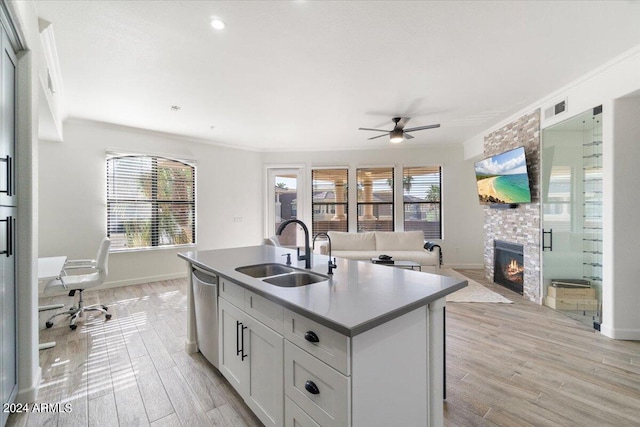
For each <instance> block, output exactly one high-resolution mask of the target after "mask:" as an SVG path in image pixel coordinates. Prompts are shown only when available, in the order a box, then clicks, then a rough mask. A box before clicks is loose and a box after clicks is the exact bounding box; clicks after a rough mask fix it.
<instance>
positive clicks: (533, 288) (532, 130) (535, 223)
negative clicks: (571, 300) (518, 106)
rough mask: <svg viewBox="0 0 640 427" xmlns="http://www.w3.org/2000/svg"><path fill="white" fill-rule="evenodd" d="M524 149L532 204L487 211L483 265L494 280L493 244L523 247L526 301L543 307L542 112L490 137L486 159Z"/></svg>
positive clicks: (488, 209) (524, 117)
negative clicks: (514, 149)
mask: <svg viewBox="0 0 640 427" xmlns="http://www.w3.org/2000/svg"><path fill="white" fill-rule="evenodd" d="M520 146H524V150H525V154H526V156H527V169H528V171H529V185H530V186H531V200H532V203H528V204H521V205H519V206H518V207H517V208H515V209H491V208H490V207H488V206H485V208H484V236H485V240H484V265H485V275H486V277H487V279H489V280H493V263H494V259H493V241H494V240H504V241H506V242H512V243H518V244H521V245H523V247H524V285H523V293H524V296H525V297H526V298H528V299H529V300H531V301H535V302H537V303H539V304H540V303H542V299H541V295H540V188H539V182H540V179H539V176H540V110H535V111H533V112H531V113H529V114H526V115H524V116H522V117H520V118H519V119H517V120H515V121H513V122H511V123H509V124H508V125H506V126H504V127H502V128H501V129H498V130H496V131H495V132H492V133H490V134H489V135H487V136H486V137H485V139H484V154H485V157H489V156H493V155H495V154H499V153H502V152H504V151H507V150H510V149H513V148H517V147H520Z"/></svg>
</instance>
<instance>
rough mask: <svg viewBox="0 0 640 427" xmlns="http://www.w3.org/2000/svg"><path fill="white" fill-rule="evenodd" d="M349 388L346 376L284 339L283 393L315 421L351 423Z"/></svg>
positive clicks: (334, 424)
mask: <svg viewBox="0 0 640 427" xmlns="http://www.w3.org/2000/svg"><path fill="white" fill-rule="evenodd" d="M314 387H315V390H314ZM350 390H351V384H350V379H349V377H346V376H344V375H342V374H341V373H340V372H338V371H336V370H335V369H333V368H331V367H330V366H328V365H326V364H325V363H323V362H321V361H319V360H318V359H316V358H315V357H313V356H311V355H310V354H309V353H307V352H306V351H304V350H301V349H300V348H298V347H297V346H295V345H294V344H291V343H290V342H289V341H286V340H285V345H284V392H285V395H287V396H288V397H289V398H291V400H292V401H293V402H295V403H296V404H297V405H298V406H299V407H300V408H301V409H302V410H303V411H304V412H306V413H307V414H309V415H310V416H311V418H312V419H313V420H315V422H316V423H318V424H320V425H321V426H336V427H345V426H348V425H350V424H351V423H350V422H349V407H350V401H351V396H350V394H351V392H350ZM313 391H315V393H314V392H313Z"/></svg>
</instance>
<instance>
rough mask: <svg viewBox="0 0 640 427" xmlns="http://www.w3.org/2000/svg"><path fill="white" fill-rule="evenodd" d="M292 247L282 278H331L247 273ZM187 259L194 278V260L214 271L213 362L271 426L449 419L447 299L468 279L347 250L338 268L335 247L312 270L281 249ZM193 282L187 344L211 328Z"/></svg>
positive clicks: (281, 261) (279, 259)
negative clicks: (331, 260)
mask: <svg viewBox="0 0 640 427" xmlns="http://www.w3.org/2000/svg"><path fill="white" fill-rule="evenodd" d="M287 254H290V255H291V259H292V260H293V261H292V265H291V267H292V268H295V270H293V271H291V272H288V273H281V274H275V275H274V276H278V277H281V276H287V275H288V274H293V275H295V274H296V273H297V274H298V275H299V276H302V275H303V274H301V273H302V272H308V273H312V275H314V277H316V278H317V279H316V280H320V281H318V282H317V283H311V284H307V285H304V286H297V287H281V286H277V285H274V284H271V283H268V282H267V281H265V280H269V278H267V279H265V278H264V277H252V276H250V275H248V274H245V273H246V272H247V271H248V270H246V269H245V270H244V271H245V273H242V272H240V271H238V269H239V268H241V267H246V266H263V265H265V264H277V265H282V266H284V265H285V258H286V256H287ZM179 256H180V257H181V258H183V259H185V260H186V261H187V262H188V263H189V270H190V277H192V275H191V272H192V271H193V270H194V269H195V270H198V271H200V272H205V273H207V274H209V275H210V276H211V277H213V278H215V280H212V283H213V284H212V286H214V287H216V289H215V295H216V298H217V300H216V301H217V302H219V304H217V305H216V306H215V308H214V307H213V306H212V308H211V309H212V310H214V309H215V310H217V315H218V316H217V317H218V323H217V324H216V325H211V327H212V328H215V329H216V331H215V332H216V335H217V337H218V338H217V344H218V348H217V360H216V358H211V359H210V361H211V362H212V364H213V365H214V366H216V367H217V368H218V369H219V370H220V372H221V373H222V374H223V375H224V376H225V377H226V378H227V380H229V382H230V383H231V384H232V385H233V386H234V387H235V388H236V390H237V391H238V392H239V394H240V395H241V396H242V397H243V398H244V400H245V402H247V405H248V406H249V407H250V408H251V409H252V410H253V411H254V412H255V413H256V415H257V416H258V417H259V418H260V420H261V421H262V422H263V423H264V424H265V425H274V426H282V425H296V423H298V424H301V425H310V426H313V425H323V426H324V425H335V426H354V427H359V426H375V425H393V424H398V423H399V424H401V425H416V426H417V425H432V426H437V425H441V424H442V417H443V415H442V409H443V408H442V396H443V395H442V390H443V387H442V385H443V371H442V369H443V362H444V360H443V346H444V343H443V340H444V335H443V310H444V305H445V296H446V295H447V294H449V293H451V292H454V291H456V290H458V289H461V288H462V287H464V286H466V281H461V280H459V279H456V278H452V277H445V276H439V275H433V274H428V273H421V272H417V271H410V270H404V269H399V268H390V267H389V266H380V265H375V264H371V263H368V262H362V261H355V260H347V259H340V258H338V259H337V260H336V268H335V269H334V271H333V274H332V275H331V276H329V275H327V260H328V258H327V256H323V255H315V254H314V256H313V257H312V262H311V269H308V270H307V269H304V268H303V267H304V263H303V262H300V261H295V259H296V255H295V252H294V251H291V250H289V249H286V248H281V247H273V246H252V247H244V248H232V249H220V250H210V251H197V252H187V253H182V254H180V255H179ZM265 274H267V273H265ZM323 276H324V277H323ZM273 282H274V283H278V281H277V280H273ZM193 283H194V280H191V281H190V290H189V292H188V296H189V298H188V322H187V329H188V330H187V343H186V349H187V351H188V352H195V351H197V350H198V348H199V343H198V338H197V337H201V340H202V337H204V336H205V334H207V333H208V332H207V331H206V330H204V329H207V327H206V326H202V322H200V324H201V329H203V330H200V331H198V330H197V329H198V328H197V327H196V325H197V323H198V319H197V313H196V311H197V310H196V306H197V305H198V304H197V302H198V301H197V298H198V296H197V295H194V286H193ZM200 311H202V309H201V310H200ZM209 332H213V331H209Z"/></svg>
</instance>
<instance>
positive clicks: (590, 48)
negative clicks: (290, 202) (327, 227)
mask: <svg viewBox="0 0 640 427" xmlns="http://www.w3.org/2000/svg"><path fill="white" fill-rule="evenodd" d="M36 8H37V10H38V14H39V16H40V17H41V18H43V19H45V20H47V21H49V22H51V23H52V24H53V30H54V34H55V39H56V46H57V50H58V56H59V60H60V68H61V75H62V80H63V89H64V94H65V101H66V105H65V106H64V108H65V110H66V113H67V114H68V116H70V117H77V118H84V119H89V120H96V121H101V122H107V123H115V124H120V125H126V126H132V127H137V128H143V129H151V130H155V131H162V132H168V133H172V134H178V135H184V136H188V137H194V138H198V139H202V140H205V141H208V142H211V143H215V144H224V145H230V146H235V147H239V148H240V147H242V148H250V149H255V150H265V151H266V150H308V149H337V148H374V147H384V146H387V145H388V144H389V142H388V139H387V138H379V139H376V140H373V141H368V140H367V138H368V137H371V136H375V135H376V134H375V133H369V132H365V131H359V130H357V129H358V127H372V128H380V127H382V128H385V129H391V128H392V125H391V118H392V117H394V116H396V115H400V116H408V117H411V118H412V120H411V121H410V122H409V124H408V125H407V127H414V126H421V125H427V124H432V123H441V124H442V127H441V128H440V129H433V130H425V131H421V132H416V133H414V134H413V135H414V136H415V139H413V140H411V141H409V142H407V141H405V142H403V144H407V145H412V146H416V145H424V144H448V143H461V142H463V141H465V140H467V139H468V138H470V137H473V136H475V135H477V134H478V133H480V132H482V131H483V130H485V129H487V128H488V127H490V126H492V125H494V124H496V123H498V122H499V121H500V120H501V119H504V118H505V117H507V116H509V115H510V114H513V113H515V112H517V111H518V110H520V109H522V108H524V107H525V106H527V105H529V104H531V103H532V102H534V101H536V100H538V99H540V98H542V97H543V96H545V95H547V94H549V93H550V92H552V91H554V90H556V89H558V88H560V87H562V86H564V85H565V84H567V83H569V82H571V81H573V80H575V79H576V78H578V77H580V76H581V75H583V74H585V73H587V72H588V71H590V70H592V69H594V68H596V67H597V66H599V65H601V64H603V63H605V62H607V61H608V60H610V59H612V58H614V57H616V56H618V55H620V54H621V53H623V52H625V51H627V50H629V49H631V48H633V47H635V46H636V45H639V44H640V2H638V1H628V0H627V1H571V2H569V1H548V2H547V1H526V2H525V1H488V2H481V1H473V2H472V1H460V2H456V1H447V2H445V1H438V2H435V1H434V2H431V1H429V2H426V1H423V2H420V1H349V2H346V1H344V2H341V1H221V2H214V1H37V2H36ZM212 16H218V17H220V18H221V19H222V20H224V21H225V22H226V24H227V28H226V29H224V30H223V31H216V30H214V29H212V28H211V26H210V25H209V21H210V18H211V17H212ZM172 105H178V106H180V107H181V109H180V110H179V111H177V112H174V111H171V108H170V107H171V106H172ZM212 126H213V127H214V128H213V129H212Z"/></svg>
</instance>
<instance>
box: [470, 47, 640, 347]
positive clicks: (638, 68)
mask: <svg viewBox="0 0 640 427" xmlns="http://www.w3.org/2000/svg"><path fill="white" fill-rule="evenodd" d="M638 76H640V45H638V46H636V47H635V48H633V49H630V50H629V51H628V52H626V53H624V54H622V55H620V56H619V57H617V58H615V59H614V60H612V61H610V62H608V63H606V64H603V65H602V66H601V67H598V68H597V69H595V70H593V71H591V72H589V73H588V74H586V75H585V76H582V77H581V78H579V79H577V80H575V81H574V82H571V83H570V84H568V85H566V86H564V87H562V88H559V89H558V90H557V91H555V92H553V93H551V94H549V95H547V96H545V97H544V98H542V99H540V100H538V101H536V102H534V103H533V104H531V105H529V106H527V107H525V108H523V109H522V110H521V111H519V112H517V113H515V114H514V115H513V116H511V117H509V118H507V119H505V120H503V121H502V122H500V123H498V124H496V125H495V126H493V127H491V128H489V129H487V130H485V131H484V132H482V133H481V134H479V135H477V136H475V137H473V138H470V139H469V140H467V141H465V142H464V144H463V145H464V156H465V158H467V159H469V158H473V157H475V156H479V155H480V154H481V153H482V151H483V149H484V148H483V138H482V135H487V134H489V133H491V132H493V131H494V130H496V129H499V128H500V127H502V126H503V125H504V124H506V123H509V122H510V121H512V120H513V119H515V118H517V117H519V116H520V115H522V114H523V113H524V112H527V111H531V110H533V109H536V108H541V109H542V111H543V112H544V110H545V109H546V108H547V107H549V106H551V105H554V104H555V103H557V102H559V101H562V100H567V106H568V107H567V111H566V112H564V113H562V114H559V115H557V116H555V117H552V118H550V119H547V120H545V119H544V118H543V119H542V123H541V127H542V129H545V128H547V127H549V126H553V125H555V124H557V123H560V122H562V121H565V120H568V119H570V118H572V117H574V116H577V115H578V114H581V113H583V112H585V111H587V110H590V109H592V108H594V107H596V106H598V105H602V106H603V113H602V114H603V119H602V121H603V139H602V140H603V150H604V156H603V158H604V160H603V162H604V167H603V173H604V178H603V185H604V194H603V228H604V230H603V239H604V251H603V252H604V253H603V276H604V277H603V279H604V280H603V284H602V293H603V301H602V304H603V309H602V313H603V321H602V325H601V331H602V333H603V334H604V335H606V336H608V337H611V338H620V339H634V340H640V317H639V315H638V314H635V315H633V314H632V312H633V310H636V311H637V307H638V304H637V302H638V298H639V297H638V295H639V294H640V292H639V291H637V290H635V291H634V290H633V289H631V288H630V286H631V285H630V282H629V280H630V278H634V277H635V278H637V277H638V274H637V273H638V268H637V262H636V261H635V260H632V261H630V262H619V261H618V260H617V257H619V256H621V259H623V260H625V261H627V260H628V259H627V258H626V257H625V256H624V255H622V254H623V253H625V252H626V253H637V252H638V250H637V249H638V243H637V233H633V232H631V231H633V230H635V229H636V227H635V226H632V225H631V224H632V223H631V222H630V220H629V218H628V216H629V215H632V212H634V210H635V211H637V210H638V208H640V204H639V203H638V199H637V197H635V195H632V196H630V198H629V199H626V200H625V201H622V199H624V197H625V196H626V195H627V194H628V193H630V191H629V189H630V188H632V187H630V185H631V186H633V184H630V183H637V182H638V181H639V180H638V175H637V165H636V163H637V159H638V158H639V156H638V152H637V147H638V137H637V135H638V130H637V127H635V126H637V125H638V122H639V121H640V118H639V117H638V115H637V114H635V113H634V111H635V103H636V102H637V96H638V93H639V92H638V91H640V78H639V77H638ZM634 93H635V96H636V98H624V97H628V96H630V95H632V94H634ZM629 99H632V100H629ZM634 114H635V115H634ZM634 132H636V133H635V135H634ZM634 138H635V139H634ZM634 150H636V151H634ZM634 174H635V175H634ZM633 179H635V181H633ZM636 193H637V192H636ZM623 195H625V196H623ZM630 207H632V208H633V209H634V210H629V208H630ZM614 226H615V230H614ZM614 258H615V259H616V260H614ZM619 288H620V289H619ZM636 289H637V287H636ZM632 304H635V308H632V307H633V306H632Z"/></svg>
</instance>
